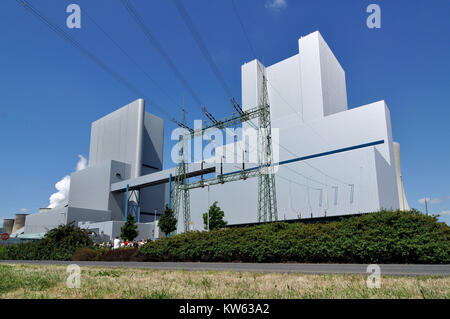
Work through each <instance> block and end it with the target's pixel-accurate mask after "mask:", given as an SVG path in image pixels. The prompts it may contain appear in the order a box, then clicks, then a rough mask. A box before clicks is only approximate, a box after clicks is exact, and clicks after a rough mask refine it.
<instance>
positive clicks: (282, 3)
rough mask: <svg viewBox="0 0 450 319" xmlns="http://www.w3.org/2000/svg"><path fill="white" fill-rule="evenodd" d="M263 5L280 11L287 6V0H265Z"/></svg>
mask: <svg viewBox="0 0 450 319" xmlns="http://www.w3.org/2000/svg"><path fill="white" fill-rule="evenodd" d="M265 7H266V9H270V10H274V11H280V10H281V9H284V8H286V7H287V0H267V1H266V5H265Z"/></svg>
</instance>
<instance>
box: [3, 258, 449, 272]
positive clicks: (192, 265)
mask: <svg viewBox="0 0 450 319" xmlns="http://www.w3.org/2000/svg"><path fill="white" fill-rule="evenodd" d="M0 263H8V264H34V265H52V264H54V265H69V264H78V265H80V266H94V267H128V268H149V269H162V270H175V269H184V270H226V271H249V272H279V273H302V274H364V275H367V274H368V272H367V266H368V265H367V264H364V265H363V264H295V263H289V264H277V263H273V264H272V263H270V264H269V263H200V262H108V261H77V262H74V261H48V260H37V261H29V260H2V261H0ZM379 266H380V269H381V275H394V276H396V275H410V276H417V275H440V276H450V265H409V264H405V265H397V264H380V265H379Z"/></svg>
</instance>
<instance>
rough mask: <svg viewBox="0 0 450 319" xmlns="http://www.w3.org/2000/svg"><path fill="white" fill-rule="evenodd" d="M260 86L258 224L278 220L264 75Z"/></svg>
mask: <svg viewBox="0 0 450 319" xmlns="http://www.w3.org/2000/svg"><path fill="white" fill-rule="evenodd" d="M262 85H263V87H262V96H261V102H260V107H261V112H260V116H259V132H258V133H259V134H258V143H259V145H258V146H259V150H258V165H259V174H258V222H266V221H274V220H278V212H277V194H276V188H275V174H274V168H273V166H272V164H273V163H272V161H273V157H272V126H271V124H270V106H269V103H268V101H269V98H268V93H267V79H266V76H265V74H263V83H262Z"/></svg>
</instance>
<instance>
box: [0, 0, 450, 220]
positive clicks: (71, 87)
mask: <svg viewBox="0 0 450 319" xmlns="http://www.w3.org/2000/svg"><path fill="white" fill-rule="evenodd" d="M28 2H30V3H31V4H32V5H33V6H34V7H36V8H37V9H38V10H40V11H41V12H42V13H43V14H44V15H45V16H47V17H48V18H49V19H50V20H51V21H52V22H53V23H55V24H56V25H58V26H59V27H61V28H63V29H64V31H66V32H67V33H68V34H70V35H71V36H72V37H74V38H75V39H76V40H77V41H78V42H79V43H81V45H82V46H84V47H85V48H87V49H88V50H89V51H91V52H92V53H93V54H95V55H96V56H97V57H99V58H100V59H101V60H102V61H104V63H106V64H107V65H109V66H111V68H113V69H114V71H115V72H117V73H119V74H121V75H122V76H123V77H124V78H126V79H127V80H128V81H129V82H131V83H132V84H133V86H134V87H136V88H137V89H138V90H139V91H141V92H144V93H145V94H146V95H147V96H150V97H152V99H153V101H155V102H156V103H157V104H158V106H159V107H160V108H163V109H164V110H165V112H167V113H169V114H173V115H174V116H178V115H179V108H177V106H176V105H175V103H181V101H182V100H183V98H184V101H185V106H186V109H187V110H188V113H187V120H188V121H193V120H194V119H198V118H202V115H201V112H200V109H199V107H198V106H197V104H196V103H195V102H194V100H193V99H192V98H191V96H190V95H189V93H188V92H187V91H186V89H185V88H184V87H183V86H182V85H181V83H180V82H179V81H178V79H177V78H176V76H175V75H174V74H173V72H171V70H170V68H169V67H168V66H167V64H166V63H165V61H164V60H163V58H162V57H161V56H160V55H159V53H158V52H157V51H156V50H155V49H154V47H153V46H152V45H151V44H150V43H149V42H148V40H147V39H146V38H145V37H144V35H143V33H142V32H141V30H140V29H139V28H138V27H137V25H136V23H135V22H134V21H133V20H132V19H131V18H130V16H129V14H128V13H127V12H126V11H125V9H124V7H123V5H122V4H121V2H120V1H119V0H96V1H93V0H70V1H65V0H59V1H43V0H30V1H28ZM71 3H76V4H79V5H80V7H81V9H82V10H85V11H86V12H87V13H88V14H89V16H91V17H92V18H93V19H94V20H95V21H96V23H97V24H99V25H101V26H102V27H103V28H104V29H105V30H106V31H107V32H108V33H109V34H110V35H112V36H113V37H114V39H115V41H117V42H118V43H119V44H120V45H121V46H122V47H125V48H126V50H127V52H128V54H130V55H131V56H133V58H134V59H135V60H136V61H138V63H139V65H141V66H142V67H143V69H144V70H145V72H147V73H148V74H150V75H151V76H152V78H153V79H155V80H156V81H157V82H158V85H159V86H160V87H162V88H163V89H164V91H166V92H167V93H168V96H166V94H165V93H163V92H162V91H161V90H160V89H158V88H157V87H156V86H155V85H153V84H152V83H151V82H150V81H149V79H148V78H147V77H146V76H145V74H144V73H143V72H142V71H141V70H140V69H138V68H136V66H135V65H134V64H133V63H131V62H130V61H129V60H128V59H127V57H126V56H125V55H123V54H122V52H120V51H119V50H118V49H117V48H116V47H115V46H114V45H113V44H112V43H111V42H110V41H109V39H108V38H106V37H105V36H104V34H102V32H101V31H100V30H99V29H98V28H97V27H96V25H95V24H94V23H92V21H91V20H89V19H88V18H87V17H85V16H84V15H83V13H82V28H81V29H71V30H69V29H67V28H66V25H65V22H66V18H67V15H68V14H67V13H66V7H67V5H69V4H71ZM132 3H133V4H134V6H135V8H136V9H137V10H138V12H139V13H140V14H141V15H142V16H143V17H145V23H146V25H147V26H148V27H149V28H150V29H151V30H152V32H153V33H154V34H155V36H156V37H157V38H158V40H159V42H161V45H162V46H163V47H164V49H165V50H166V51H167V52H168V54H169V55H170V58H171V59H172V60H173V61H174V63H175V65H176V66H177V68H178V69H179V70H180V72H181V73H182V74H183V75H184V77H185V78H186V80H187V81H188V82H189V84H190V85H191V87H192V88H193V90H194V91H195V92H196V93H197V95H198V96H199V97H200V99H201V100H202V102H203V103H204V104H205V105H207V107H208V109H209V110H210V111H211V112H213V113H214V114H215V115H216V116H217V117H218V118H220V117H223V116H226V115H227V114H229V113H230V112H231V106H230V104H229V103H228V100H227V96H226V95H225V93H224V91H223V90H222V87H221V86H220V84H219V82H218V81H217V80H216V78H215V77H214V74H213V73H212V72H211V70H210V68H209V67H208V64H207V63H206V61H205V59H204V58H203V55H202V54H201V52H200V50H199V49H198V47H197V45H196V43H195V42H194V40H193V38H192V36H191V34H190V33H189V31H188V29H186V26H185V24H184V22H183V20H182V19H181V16H180V15H179V13H178V11H177V10H176V7H175V6H174V4H173V2H172V1H167V0H152V1H147V0H146V1H144V0H132ZM183 3H184V4H185V7H186V9H187V11H188V12H189V14H190V16H191V17H192V20H193V21H194V24H195V26H196V27H197V29H198V30H199V32H200V34H201V37H202V38H203V40H204V42H205V43H206V45H207V47H208V49H209V51H210V52H211V55H212V57H213V59H214V61H215V63H216V64H217V66H218V68H219V69H220V71H221V73H222V74H223V77H224V78H225V80H226V82H227V84H228V86H229V87H230V90H231V91H232V93H233V94H234V96H235V97H236V98H237V100H238V101H240V94H241V93H240V87H241V81H240V66H241V65H242V64H243V63H244V62H247V61H250V60H252V59H253V58H254V56H253V54H252V52H251V50H250V48H249V46H248V44H247V41H246V39H245V37H244V34H243V32H242V30H241V28H240V26H239V22H238V20H237V18H236V16H235V14H234V12H233V9H232V5H231V1H229V0H222V1H218V0H217V1H211V0H195V1H194V0H189V1H188V0H186V1H183ZM370 3H377V4H378V5H380V7H381V29H368V28H367V26H366V18H367V16H368V15H369V14H368V13H366V8H367V6H368V5H369V4H370ZM236 4H237V7H238V11H239V14H240V16H241V17H242V19H243V22H244V24H245V27H246V29H247V32H248V35H249V37H250V39H251V42H252V44H253V46H254V49H255V51H256V54H257V57H258V58H260V59H262V58H264V61H265V64H266V65H270V64H272V63H275V62H277V61H279V60H282V59H284V58H287V57H289V56H292V55H294V54H296V53H297V52H298V43H297V39H298V38H299V37H300V36H302V35H306V34H308V33H310V32H313V31H315V30H319V31H320V32H321V34H322V35H323V37H324V38H325V40H326V41H327V43H328V44H329V46H330V47H331V49H332V50H333V52H334V54H335V55H336V57H337V58H338V60H339V61H340V63H341V65H342V66H343V68H344V69H345V71H346V76H347V92H348V102H349V107H350V108H352V107H357V106H360V105H364V104H368V103H371V102H374V101H377V100H383V99H384V100H385V101H386V103H387V105H388V107H389V108H390V112H391V120H392V126H393V136H394V139H395V140H396V141H398V142H400V144H401V152H402V171H403V176H404V183H405V189H406V196H407V198H408V201H409V203H410V205H411V206H412V207H416V208H418V209H421V210H423V209H424V206H423V204H421V203H419V200H420V199H421V198H424V197H429V198H431V205H430V211H431V212H432V213H440V212H445V211H448V214H446V215H443V216H442V217H441V220H444V221H446V222H447V223H450V160H449V159H450V147H449V141H450V129H449V124H448V123H449V120H450V62H449V61H450V59H449V57H450V41H449V38H448V37H449V34H450V19H449V18H448V14H449V12H450V10H449V9H450V2H449V1H447V0H442V1H439V0H434V1H401V0H397V1H376V2H375V1H374V0H372V1H363V0H353V1H350V0H346V1H335V0H330V1H324V0H321V1H299V0H285V1H282V0H277V1H274V0H270V1H266V0H236ZM271 4H272V5H271ZM0 34H1V39H2V47H1V50H0V61H1V68H0V152H1V154H2V156H1V157H0V167H2V168H3V171H2V173H1V183H0V218H4V217H8V216H13V214H14V213H19V212H21V210H22V209H24V210H25V209H26V211H27V212H29V213H33V212H36V210H37V209H38V208H39V207H45V206H47V205H48V199H49V196H50V194H52V193H54V192H55V183H56V182H57V181H59V180H60V179H61V178H62V177H64V176H65V175H67V174H70V173H71V172H72V171H74V169H75V165H76V163H77V160H78V157H77V156H78V154H82V155H84V156H85V157H88V155H89V136H90V123H91V122H92V121H94V120H96V119H98V118H100V117H102V116H104V115H106V114H107V113H110V112H111V111H113V110H115V109H117V108H118V107H120V106H122V105H125V104H127V103H128V102H130V101H132V100H134V99H136V98H138V97H139V96H137V94H136V93H134V92H133V91H131V90H129V89H128V88H127V87H125V86H124V85H123V84H121V83H120V82H118V81H117V80H116V79H114V78H113V77H111V76H110V74H108V73H106V72H105V71H104V70H102V69H101V68H99V67H98V66H97V65H96V64H95V63H93V62H92V61H91V60H90V59H89V58H87V57H86V56H85V55H83V54H82V53H81V52H80V51H79V50H77V49H76V48H74V47H73V46H72V45H71V44H70V43H68V42H67V41H64V40H62V39H61V38H60V37H59V36H57V35H56V34H55V33H54V32H52V31H51V30H50V29H49V28H48V27H47V26H45V25H44V24H43V23H42V22H41V21H40V20H38V19H37V18H36V17H35V16H34V15H32V14H31V13H30V12H29V11H27V10H26V9H24V8H23V6H21V5H19V4H18V3H17V2H16V1H15V0H2V1H0ZM174 102H175V103H174ZM147 111H150V112H153V113H155V114H156V115H160V116H163V117H164V118H165V119H166V122H165V133H166V144H167V145H168V146H170V145H169V142H170V136H169V134H170V131H171V130H172V129H173V128H174V124H173V123H171V122H170V121H168V120H167V117H166V116H165V115H163V114H162V113H161V112H159V110H158V109H155V108H154V107H153V108H152V106H151V105H150V106H147ZM166 150H167V148H166ZM165 153H166V154H165V167H166V168H167V167H170V166H171V164H170V154H169V152H168V151H166V152H165Z"/></svg>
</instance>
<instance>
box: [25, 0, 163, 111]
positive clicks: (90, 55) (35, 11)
mask: <svg viewBox="0 0 450 319" xmlns="http://www.w3.org/2000/svg"><path fill="white" fill-rule="evenodd" d="M16 1H17V2H18V3H19V4H21V5H23V6H24V8H26V9H28V10H29V11H30V12H31V13H33V14H34V15H35V16H37V17H38V18H39V19H40V20H41V21H42V22H43V23H44V24H46V25H47V26H48V27H49V28H50V29H51V30H52V31H53V32H55V33H56V34H57V35H59V36H60V37H61V38H63V39H64V40H66V41H68V42H70V43H71V44H72V45H73V46H75V47H76V48H77V49H79V50H80V51H81V52H82V53H83V54H85V55H86V56H87V57H88V58H90V59H91V60H92V61H93V62H95V63H96V64H97V65H98V66H99V67H100V68H102V69H103V70H104V71H105V72H107V73H109V74H110V75H111V76H112V77H113V78H115V79H116V80H117V81H118V82H120V83H122V84H123V85H124V86H126V87H127V88H128V89H129V90H130V91H132V92H134V93H135V94H137V95H138V96H142V97H144V98H145V99H146V100H147V101H148V102H149V103H150V104H152V105H153V106H154V107H155V108H156V109H158V110H159V112H161V113H162V114H164V115H166V116H168V117H169V118H170V114H169V113H168V112H167V111H165V110H164V109H163V108H161V107H159V106H158V105H157V104H156V103H155V102H153V101H152V100H150V99H149V98H148V97H146V96H145V94H143V93H142V92H141V91H140V90H138V89H137V88H135V87H134V86H133V85H132V84H131V83H130V82H129V81H127V80H126V79H125V78H124V77H123V76H121V75H120V74H118V73H117V72H115V71H114V70H113V69H111V68H110V67H109V66H108V65H107V64H105V63H103V62H102V61H101V60H100V59H99V58H97V57H96V56H95V55H94V54H93V53H92V52H90V51H89V50H87V49H85V48H84V47H83V46H82V45H81V44H80V43H79V42H78V41H76V40H75V39H74V38H72V37H71V36H70V35H68V34H67V33H65V32H64V31H63V30H62V29H61V28H59V27H58V26H57V25H55V24H53V23H52V22H51V21H50V20H49V19H48V18H47V17H45V16H44V15H43V14H42V13H41V12H40V11H39V10H38V9H36V8H35V7H33V6H32V5H31V4H30V3H29V2H27V1H24V0H16Z"/></svg>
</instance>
